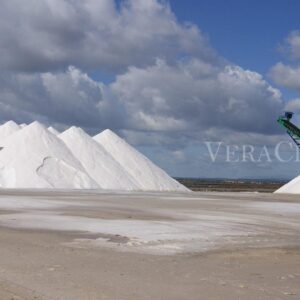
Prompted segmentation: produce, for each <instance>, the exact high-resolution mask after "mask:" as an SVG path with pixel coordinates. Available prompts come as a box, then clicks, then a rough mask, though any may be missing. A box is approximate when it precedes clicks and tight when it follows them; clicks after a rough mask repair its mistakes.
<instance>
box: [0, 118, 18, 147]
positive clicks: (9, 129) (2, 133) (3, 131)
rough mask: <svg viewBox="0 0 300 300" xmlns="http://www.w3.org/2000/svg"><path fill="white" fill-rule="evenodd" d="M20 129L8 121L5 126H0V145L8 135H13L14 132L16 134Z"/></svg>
mask: <svg viewBox="0 0 300 300" xmlns="http://www.w3.org/2000/svg"><path fill="white" fill-rule="evenodd" d="M20 129H21V127H20V126H19V125H18V124H17V123H15V122H14V121H8V122H6V123H5V124H3V125H2V126H0V144H1V143H2V142H3V140H4V139H6V138H7V137H8V136H9V135H11V134H13V133H14V132H16V131H18V130H20Z"/></svg>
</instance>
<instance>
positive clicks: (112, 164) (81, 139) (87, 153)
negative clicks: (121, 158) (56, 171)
mask: <svg viewBox="0 0 300 300" xmlns="http://www.w3.org/2000/svg"><path fill="white" fill-rule="evenodd" d="M59 138H61V139H62V140H63V141H64V142H65V144H66V145H67V146H68V147H69V149H70V150H71V152H72V153H73V155H74V156H75V157H76V158H77V159H78V160H80V162H81V163H82V165H83V167H84V168H85V170H86V171H87V173H88V174H89V175H90V176H91V177H92V178H93V179H94V180H95V181H96V182H97V183H98V185H99V186H100V187H101V188H103V189H118V190H138V189H139V186H138V184H137V183H136V182H135V180H134V179H133V178H132V177H131V175H130V174H129V173H128V172H127V171H126V170H125V169H124V168H123V167H122V166H121V165H120V164H119V163H118V162H117V161H115V160H114V159H113V158H112V157H111V155H110V154H109V153H108V152H107V151H106V150H105V149H104V148H103V147H102V146H101V145H100V144H99V143H97V142H96V141H95V140H93V139H92V138H91V137H90V136H89V135H88V134H87V133H85V132H84V131H83V130H82V129H81V128H78V127H74V126H73V127H71V128H69V129H68V130H66V131H64V132H63V133H62V134H60V135H59Z"/></svg>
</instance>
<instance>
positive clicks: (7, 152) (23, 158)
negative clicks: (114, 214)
mask: <svg viewBox="0 0 300 300" xmlns="http://www.w3.org/2000/svg"><path fill="white" fill-rule="evenodd" d="M3 147H4V148H3V149H2V150H1V151H0V186H1V187H8V188H97V187H98V185H97V183H96V182H95V181H94V180H93V179H92V178H91V177H89V176H88V175H87V174H86V172H85V170H84V168H83V167H82V165H81V163H80V162H79V161H78V160H77V159H76V158H75V157H74V156H73V155H72V153H71V152H70V150H69V149H68V147H67V146H66V145H65V144H64V143H63V141H62V140H60V139H59V138H58V137H57V136H55V135H54V134H52V133H51V132H49V131H48V130H47V129H46V128H45V127H44V126H43V125H41V124H40V123H38V122H34V123H32V124H30V125H28V126H26V127H25V128H23V129H21V130H19V131H17V132H15V133H14V134H11V135H10V136H9V137H7V138H6V139H5V140H4V141H3Z"/></svg>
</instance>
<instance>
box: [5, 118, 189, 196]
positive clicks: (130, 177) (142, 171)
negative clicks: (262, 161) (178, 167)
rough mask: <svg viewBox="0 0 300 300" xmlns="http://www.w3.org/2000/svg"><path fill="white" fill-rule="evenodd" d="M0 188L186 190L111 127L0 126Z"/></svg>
mask: <svg viewBox="0 0 300 300" xmlns="http://www.w3.org/2000/svg"><path fill="white" fill-rule="evenodd" d="M0 141H1V143H0V146H2V147H3V149H2V150H1V151H0V187H2V188H69V189H70V188H71V189H82V188H85V189H94V188H97V189H114V190H149V191H150V190H151V191H188V189H187V188H185V187H184V186H183V185H181V184H180V183H178V182H177V181H175V180H174V179H173V178H171V177H170V176H169V175H167V174H166V173H165V172H164V171H163V170H161V169H160V168H159V167H157V166H156V165H154V164H153V163H152V162H151V161H150V160H149V159H147V158H146V157H144V156H143V155H142V154H141V153H139V152H138V151H137V150H135V149H134V148H133V147H131V146H130V145H129V144H127V143H126V142H125V141H124V140H122V139H121V138H120V137H118V136H117V135H116V134H114V133H113V132H111V131H109V130H105V131H104V132H103V133H101V134H99V135H97V136H96V137H95V139H93V138H91V137H90V136H89V135H88V134H87V133H85V132H84V131H83V130H82V129H81V128H76V127H71V128H70V129H68V130H66V131H65V132H63V133H61V134H59V132H58V131H56V130H55V129H54V128H52V127H49V128H48V129H47V128H46V127H44V126H43V125H42V124H40V123H38V122H33V123H32V124H30V125H25V126H19V125H17V124H16V123H14V122H12V121H10V122H7V123H5V124H4V125H2V126H0Z"/></svg>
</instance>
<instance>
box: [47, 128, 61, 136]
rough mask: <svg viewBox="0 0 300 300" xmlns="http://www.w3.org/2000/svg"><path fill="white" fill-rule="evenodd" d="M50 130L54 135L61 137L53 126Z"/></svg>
mask: <svg viewBox="0 0 300 300" xmlns="http://www.w3.org/2000/svg"><path fill="white" fill-rule="evenodd" d="M48 130H49V131H50V132H51V133H53V134H54V135H59V134H60V132H59V131H57V130H56V129H55V128H53V127H52V126H50V127H48Z"/></svg>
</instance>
